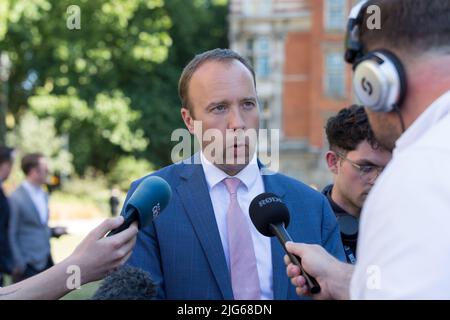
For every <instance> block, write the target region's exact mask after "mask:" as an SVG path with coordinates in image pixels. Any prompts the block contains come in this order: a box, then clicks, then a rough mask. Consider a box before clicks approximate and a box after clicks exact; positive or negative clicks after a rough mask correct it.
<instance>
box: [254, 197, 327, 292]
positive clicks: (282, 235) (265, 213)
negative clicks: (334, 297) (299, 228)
mask: <svg viewBox="0 0 450 320" xmlns="http://www.w3.org/2000/svg"><path fill="white" fill-rule="evenodd" d="M250 218H251V219H252V222H253V224H254V225H255V227H256V229H257V230H258V231H259V232H260V233H261V234H263V235H265V236H266V237H273V236H276V237H277V239H278V240H279V241H280V243H281V245H282V246H283V248H284V250H285V251H286V253H287V254H288V256H289V258H290V260H291V261H292V263H293V264H295V265H296V266H298V267H299V268H300V270H301V272H302V275H303V277H304V278H305V280H306V283H307V285H308V287H309V290H310V292H311V293H312V294H317V293H319V292H320V290H321V288H320V286H319V283H318V282H317V281H316V279H315V278H313V277H312V276H310V275H309V274H308V273H307V272H305V270H303V267H302V264H301V258H300V257H297V256H295V255H293V254H292V253H290V252H289V251H287V250H286V242H288V241H292V238H291V236H290V235H289V233H288V232H287V231H286V227H287V226H288V225H289V221H290V216H289V210H288V208H287V207H286V205H285V204H284V203H283V202H282V201H281V199H280V198H279V197H278V196H277V195H275V194H273V193H262V194H260V195H258V196H257V197H255V199H253V201H252V202H251V204H250Z"/></svg>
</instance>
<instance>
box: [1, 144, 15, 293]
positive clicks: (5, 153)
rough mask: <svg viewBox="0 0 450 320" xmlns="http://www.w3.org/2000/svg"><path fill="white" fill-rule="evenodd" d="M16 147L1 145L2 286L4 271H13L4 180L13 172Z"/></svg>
mask: <svg viewBox="0 0 450 320" xmlns="http://www.w3.org/2000/svg"><path fill="white" fill-rule="evenodd" d="M13 153H14V149H12V148H8V147H5V146H0V287H1V286H3V273H11V263H12V261H11V258H12V257H11V250H10V247H9V240H8V227H9V216H10V212H9V211H10V210H9V203H8V199H7V198H6V195H5V192H4V191H3V187H2V185H3V182H5V181H6V179H8V177H9V175H10V174H11V170H12V166H13V162H14V158H13Z"/></svg>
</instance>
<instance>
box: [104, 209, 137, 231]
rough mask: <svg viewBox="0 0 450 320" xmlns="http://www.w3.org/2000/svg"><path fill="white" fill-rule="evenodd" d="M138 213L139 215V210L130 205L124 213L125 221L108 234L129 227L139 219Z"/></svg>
mask: <svg viewBox="0 0 450 320" xmlns="http://www.w3.org/2000/svg"><path fill="white" fill-rule="evenodd" d="M138 215H139V213H138V211H137V210H136V209H135V208H134V207H130V209H129V210H128V211H127V212H126V213H125V214H124V215H123V217H124V221H123V223H122V224H121V225H120V226H118V227H117V228H116V229H113V230H111V231H110V232H109V233H108V234H107V235H106V236H107V237H110V236H113V235H115V234H117V233H119V232H122V231H123V230H125V229H128V228H129V227H130V226H131V224H132V223H133V222H134V221H136V220H137V218H138Z"/></svg>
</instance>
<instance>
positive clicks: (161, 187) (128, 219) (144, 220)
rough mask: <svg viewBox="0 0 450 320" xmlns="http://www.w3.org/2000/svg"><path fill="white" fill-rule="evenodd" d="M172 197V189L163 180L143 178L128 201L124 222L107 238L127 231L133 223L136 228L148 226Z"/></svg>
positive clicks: (155, 177)
mask: <svg viewBox="0 0 450 320" xmlns="http://www.w3.org/2000/svg"><path fill="white" fill-rule="evenodd" d="M171 196H172V189H171V188H170V186H169V184H168V183H167V182H166V180H164V179H163V178H160V177H157V176H151V177H148V178H145V179H144V180H143V181H142V182H141V183H140V184H139V185H138V187H137V188H136V190H135V191H134V193H133V194H132V195H131V197H130V199H128V202H127V205H126V207H125V210H124V213H122V216H123V217H124V222H123V224H121V225H120V226H119V227H118V228H116V229H114V230H111V232H109V233H108V235H107V237H109V236H112V235H114V234H116V233H119V232H121V231H123V230H125V229H127V228H128V227H129V226H130V225H131V224H132V223H133V222H134V221H137V222H138V228H139V229H140V228H142V227H145V226H147V225H149V224H150V223H151V222H152V221H153V219H155V218H156V217H157V216H158V215H159V214H160V212H161V211H162V210H164V208H165V207H166V206H167V204H168V203H169V200H170V198H171Z"/></svg>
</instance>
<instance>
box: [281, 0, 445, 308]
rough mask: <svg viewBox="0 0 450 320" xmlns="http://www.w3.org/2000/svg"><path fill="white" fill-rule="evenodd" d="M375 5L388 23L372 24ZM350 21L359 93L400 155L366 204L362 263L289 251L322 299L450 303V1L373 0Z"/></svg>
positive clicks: (313, 251) (312, 249) (294, 277)
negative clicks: (317, 287) (373, 26)
mask: <svg viewBox="0 0 450 320" xmlns="http://www.w3.org/2000/svg"><path fill="white" fill-rule="evenodd" d="M374 5H375V6H377V7H373V6H374ZM371 6H372V7H371ZM374 8H375V10H374ZM374 11H379V12H380V13H381V21H380V22H381V29H373V30H371V29H370V28H369V25H370V23H369V24H368V20H369V19H373V17H372V16H371V14H370V13H371V12H374ZM348 27H349V30H348V41H347V52H346V60H347V61H348V62H350V63H352V64H353V68H354V79H353V85H354V90H355V93H356V95H357V97H358V98H359V100H360V101H361V103H362V104H363V105H364V106H365V107H366V110H367V113H368V116H369V121H370V123H371V126H372V129H373V131H374V133H375V136H376V138H377V140H378V141H379V143H380V144H381V145H382V146H384V147H386V148H387V149H389V150H393V158H392V161H391V162H390V163H389V165H388V166H387V167H386V169H385V170H384V172H383V173H382V174H381V176H380V177H379V178H378V180H377V183H376V184H375V186H374V188H373V189H372V191H371V193H370V195H369V196H368V198H367V201H366V203H365V205H364V208H363V211H362V214H361V221H360V230H359V238H358V261H357V263H356V265H355V266H354V267H353V266H352V265H350V264H344V263H340V262H338V261H337V260H335V259H334V258H333V257H331V256H330V255H328V254H327V253H326V252H325V251H324V250H323V249H322V248H321V247H319V246H311V245H306V244H294V243H289V244H288V245H287V248H288V250H289V251H290V252H292V253H294V254H297V255H299V256H300V257H301V258H302V264H303V268H304V270H305V271H306V272H308V273H309V274H310V275H312V276H314V277H315V278H316V279H317V281H318V282H319V284H320V285H321V288H322V290H321V292H320V294H318V295H316V297H317V298H325V299H327V298H328V299H348V298H352V299H450V276H449V273H448V270H449V268H450V255H449V252H450V232H449V230H448V225H449V224H450V195H449V190H450V170H449V163H450V143H449V142H448V139H449V138H450V67H449V66H450V1H448V0H427V1H424V0H372V1H363V2H361V3H359V5H358V6H357V7H355V8H354V10H352V12H351V14H350V21H349V24H348ZM387 49H388V50H387ZM285 261H286V263H287V264H288V266H287V273H288V275H289V276H290V277H291V282H292V283H293V284H294V285H295V286H297V288H296V289H297V293H298V294H308V287H307V286H306V285H305V278H304V277H303V276H301V275H300V271H299V268H298V267H295V266H293V265H292V264H291V263H290V262H289V259H288V258H286V259H285Z"/></svg>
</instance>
